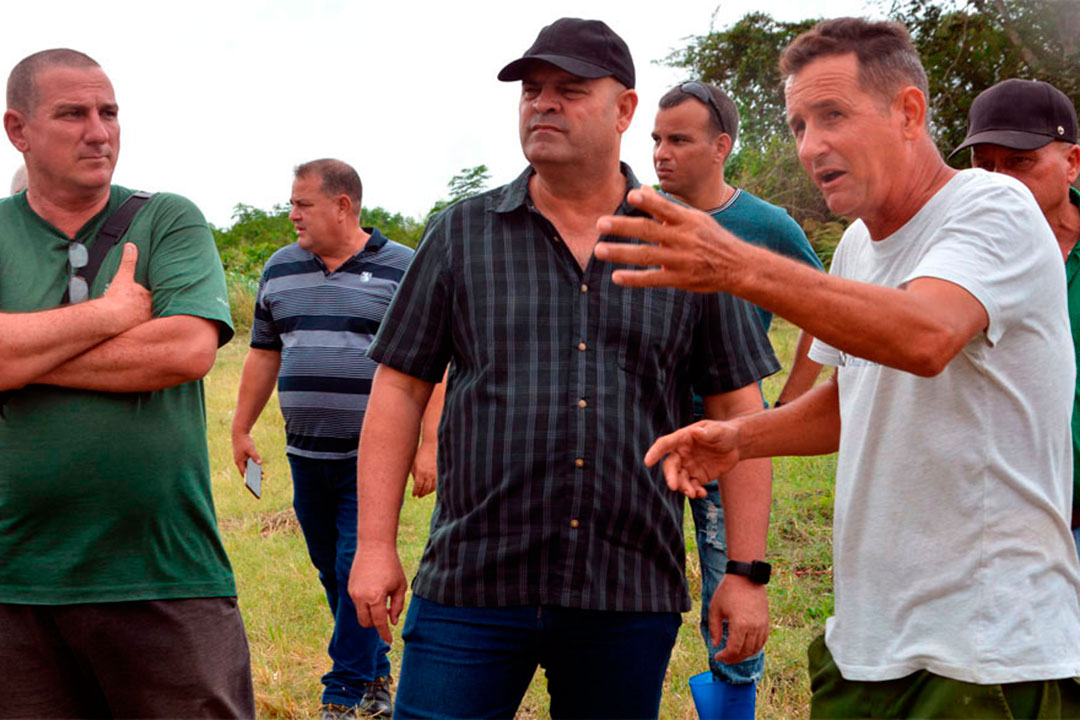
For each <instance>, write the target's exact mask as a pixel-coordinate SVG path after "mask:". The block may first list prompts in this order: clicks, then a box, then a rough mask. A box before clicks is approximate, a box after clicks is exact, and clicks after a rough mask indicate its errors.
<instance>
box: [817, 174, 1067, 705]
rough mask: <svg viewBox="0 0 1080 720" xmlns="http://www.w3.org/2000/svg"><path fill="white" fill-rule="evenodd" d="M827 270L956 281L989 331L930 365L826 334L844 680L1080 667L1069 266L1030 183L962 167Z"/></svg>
mask: <svg viewBox="0 0 1080 720" xmlns="http://www.w3.org/2000/svg"><path fill="white" fill-rule="evenodd" d="M832 274H834V275H838V276H841V277H845V278H851V279H854V280H859V281H861V282H867V283H873V284H875V285H883V286H889V287H900V286H903V285H904V284H905V283H907V282H909V281H911V280H913V279H915V278H919V277H934V278H941V279H944V280H948V281H949V282H952V283H955V284H956V285H959V286H961V287H963V288H964V289H965V290H967V291H968V292H970V293H971V294H972V295H974V296H975V298H977V299H978V300H979V302H981V303H982V305H983V307H984V308H985V309H986V313H987V315H988V316H989V320H990V321H989V325H988V326H987V329H986V332H984V333H979V334H978V335H977V336H976V337H975V338H973V339H972V340H971V341H970V342H969V343H968V344H967V346H966V347H964V349H963V350H962V351H961V352H960V353H959V354H958V355H957V356H956V357H955V358H953V360H952V362H950V363H949V365H948V366H947V367H946V368H945V370H944V371H943V372H942V373H941V374H940V375H938V376H937V377H932V378H923V377H918V376H916V375H913V374H910V373H906V372H902V371H899V370H895V369H892V368H888V367H883V366H881V365H878V364H876V363H872V362H868V361H866V360H863V359H861V358H858V357H853V356H851V355H848V354H847V353H844V352H840V351H838V350H836V349H835V348H833V347H830V346H829V345H827V344H825V343H822V342H820V341H815V343H814V346H813V348H812V350H811V353H810V356H811V357H812V358H813V359H815V360H817V361H818V362H821V363H825V364H829V365H837V366H839V367H838V385H839V393H840V417H841V421H842V422H841V425H842V429H841V434H840V453H839V458H838V461H837V468H836V512H835V518H834V525H833V555H834V589H835V596H836V614H835V617H832V618H829V620H828V622H827V624H826V629H825V642H826V644H827V645H828V648H829V650H830V652H831V653H832V655H833V658H834V659H835V661H836V664H837V666H838V667H839V668H840V671H841V673H842V674H843V676H844V677H845V678H847V679H849V680H868V681H879V680H890V679H894V678H899V677H903V676H905V675H908V674H910V673H912V672H915V671H917V670H921V669H925V670H929V671H930V672H932V673H935V674H938V675H943V676H945V677H950V678H954V679H957V680H962V681H966V682H973V683H981V684H992V683H1004V682H1019V681H1025V680H1039V679H1051V678H1063V677H1072V676H1078V675H1080V602H1078V594H1080V567H1078V565H1077V557H1076V550H1075V548H1074V545H1073V541H1072V536H1071V533H1070V531H1069V522H1068V520H1067V518H1068V517H1069V514H1070V511H1071V507H1072V454H1071V452H1072V450H1071V445H1070V442H1071V441H1070V436H1069V428H1070V416H1071V414H1072V403H1073V392H1074V389H1075V385H1074V376H1075V362H1074V354H1073V349H1072V344H1071V336H1070V334H1069V318H1068V315H1067V312H1066V300H1065V274H1064V269H1063V265H1062V262H1061V255H1060V252H1059V251H1058V247H1057V243H1056V242H1055V240H1054V236H1053V233H1052V232H1051V231H1050V227H1049V225H1048V224H1047V223H1046V221H1045V219H1044V218H1043V215H1042V213H1041V212H1040V211H1039V208H1038V206H1037V205H1036V204H1035V201H1034V198H1033V197H1032V196H1031V193H1030V192H1028V190H1027V188H1026V187H1024V186H1023V185H1022V184H1021V183H1019V182H1018V181H1016V180H1013V179H1012V178H1009V177H1005V176H1003V175H995V174H990V173H987V172H984V171H982V170H965V171H963V172H961V173H958V174H957V175H956V176H955V177H954V178H953V179H952V180H950V181H949V182H948V183H947V184H946V185H945V187H943V188H942V189H941V190H940V191H938V193H937V194H936V195H934V197H933V198H931V199H930V201H929V202H927V203H926V205H924V206H923V207H922V209H921V210H920V211H919V212H918V214H916V215H915V217H913V218H912V219H911V220H910V221H908V223H907V224H905V225H904V226H903V227H902V228H900V229H899V230H897V231H896V233H894V234H893V235H891V236H889V237H887V238H884V239H882V240H879V241H876V242H875V241H872V240H871V239H870V236H869V233H868V232H867V230H866V226H865V225H863V223H862V222H856V223H854V224H852V225H851V227H849V228H848V230H847V232H846V233H845V234H844V237H843V239H842V240H841V242H840V245H839V246H838V247H837V250H836V255H835V257H834V258H833V264H832Z"/></svg>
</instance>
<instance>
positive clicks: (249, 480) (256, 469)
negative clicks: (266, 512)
mask: <svg viewBox="0 0 1080 720" xmlns="http://www.w3.org/2000/svg"><path fill="white" fill-rule="evenodd" d="M244 485H246V486H247V489H248V490H250V491H251V494H252V495H254V496H255V497H256V498H261V497H262V465H260V464H259V463H257V462H255V461H254V460H252V459H251V458H248V461H247V471H246V472H244Z"/></svg>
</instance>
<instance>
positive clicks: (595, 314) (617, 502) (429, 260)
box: [369, 165, 779, 612]
mask: <svg viewBox="0 0 1080 720" xmlns="http://www.w3.org/2000/svg"><path fill="white" fill-rule="evenodd" d="M622 169H623V173H624V174H625V175H626V178H627V189H628V190H629V189H630V188H632V187H636V186H637V185H638V183H637V180H636V179H635V178H634V176H633V173H632V172H631V171H630V168H629V167H627V166H625V165H623V168H622ZM531 174H532V170H531V168H530V169H527V170H526V171H525V172H524V173H522V174H521V176H520V177H518V179H517V180H515V181H514V182H512V183H510V184H509V185H506V186H504V187H501V188H498V189H496V190H492V191H490V192H487V193H485V194H483V195H479V196H477V197H474V198H471V199H469V200H465V201H463V202H460V203H457V204H456V205H453V206H451V207H450V208H448V209H447V210H445V211H444V212H443V213H442V214H440V215H439V216H437V217H436V218H434V219H433V220H432V221H431V223H430V225H429V226H428V228H427V231H426V233H425V236H424V240H423V242H422V244H421V246H420V249H419V251H418V252H417V255H416V257H415V259H414V260H413V263H412V266H411V268H410V269H409V271H408V273H407V274H406V276H405V279H404V280H403V281H402V285H401V288H400V290H399V292H398V294H397V296H396V298H395V299H394V302H393V303H392V304H391V306H390V309H389V310H388V311H387V315H386V318H385V321H384V322H383V324H382V328H381V329H380V330H379V333H378V335H377V336H376V338H375V342H374V344H373V345H372V346H371V348H370V350H369V354H370V356H371V357H372V358H374V359H375V360H377V361H378V362H380V363H384V364H386V365H389V366H390V367H393V368H395V369H396V370H399V371H402V372H404V373H407V374H409V375H412V376H415V377H418V378H422V379H424V380H428V381H431V382H437V381H439V380H440V379H441V378H442V373H443V370H444V368H445V367H446V366H447V364H448V363H450V362H451V361H453V362H452V364H450V376H449V384H448V386H447V393H446V405H445V408H444V410H443V416H442V422H441V423H440V426H439V479H438V504H437V506H436V509H435V514H434V516H433V519H432V523H431V534H430V536H429V538H428V542H427V546H426V548H425V549H424V555H423V558H422V560H421V562H420V569H419V572H418V573H417V576H416V579H415V580H414V583H413V591H414V592H415V593H416V594H417V595H419V596H421V597H423V598H426V599H428V600H432V601H435V602H439V603H443V604H449V605H456V606H475V607H503V606H514V605H556V606H563V607H574V608H584V609H594V610H622V611H656V612H659V611H663V612H680V611H686V610H689V609H690V599H689V595H688V594H687V588H686V579H685V574H684V567H683V565H684V545H683V536H682V511H683V503H684V501H683V496H682V495H678V494H676V493H673V492H671V491H670V490H668V488H667V486H666V485H665V484H664V481H663V477H662V475H661V472H660V470H659V468H653V469H651V470H650V469H647V468H646V467H645V465H644V464H643V462H642V458H643V457H644V456H645V451H646V450H647V449H648V447H649V446H650V445H651V444H652V442H653V441H654V440H655V439H656V438H657V437H658V436H659V435H662V434H664V433H668V432H671V431H672V430H674V429H676V428H678V427H679V426H680V425H681V424H683V423H684V421H685V420H687V419H688V417H689V407H690V397H691V388H692V387H693V388H694V389H696V390H697V391H698V392H700V393H701V394H702V395H712V394H716V393H720V392H725V391H729V390H735V389H737V388H741V387H743V386H745V385H748V384H750V383H754V382H756V381H757V380H758V379H759V378H761V377H764V376H766V375H769V374H770V373H773V372H775V371H776V370H777V369H778V367H779V366H778V364H777V362H776V358H775V357H774V356H773V353H772V348H771V347H770V345H769V341H768V339H767V337H766V336H765V334H764V332H763V331H762V330H761V326H760V324H759V323H758V321H757V318H756V317H755V316H754V315H753V309H752V308H751V306H750V305H748V304H747V303H745V302H743V301H741V300H738V299H736V298H733V297H731V296H728V295H718V294H715V293H714V294H711V295H698V294H694V293H688V292H682V291H678V290H670V289H651V290H641V289H630V288H623V287H619V286H617V285H615V284H614V283H613V282H612V281H611V272H612V270H615V269H616V268H617V267H619V266H617V265H615V264H613V263H608V262H602V261H600V260H597V259H596V258H595V257H594V258H592V259H591V260H590V262H589V265H588V267H587V268H586V269H585V271H584V272H582V270H581V268H580V266H578V264H577V262H576V261H575V259H574V257H573V255H572V254H571V252H570V251H569V249H568V248H567V247H566V246H565V244H564V243H563V242H562V241H561V240H560V238H559V236H558V233H557V232H556V230H555V228H554V226H553V225H552V224H551V223H550V222H549V221H548V220H547V219H545V218H544V216H543V215H541V214H540V212H539V211H537V210H536V209H535V207H534V206H533V204H532V202H531V200H530V199H529V197H528V180H529V177H530V176H531ZM634 212H637V211H636V210H634V209H633V208H632V207H631V206H630V205H628V204H626V203H625V201H624V202H623V204H622V205H621V206H620V207H619V209H618V213H619V214H630V213H634ZM605 239H610V238H605ZM631 242H637V241H631Z"/></svg>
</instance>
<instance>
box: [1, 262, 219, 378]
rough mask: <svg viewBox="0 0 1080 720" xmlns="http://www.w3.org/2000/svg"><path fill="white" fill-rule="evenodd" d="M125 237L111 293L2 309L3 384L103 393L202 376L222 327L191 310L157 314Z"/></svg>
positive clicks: (207, 366) (208, 367)
mask: <svg viewBox="0 0 1080 720" xmlns="http://www.w3.org/2000/svg"><path fill="white" fill-rule="evenodd" d="M137 260H138V249H137V248H136V247H135V245H133V244H131V243H127V244H125V246H124V254H123V257H122V259H121V261H120V267H119V268H118V269H117V271H116V275H115V276H114V277H113V279H112V282H111V283H110V285H109V289H108V290H107V291H106V292H105V295H104V296H102V297H100V298H97V299H95V300H89V301H87V302H84V303H79V304H76V305H70V306H67V307H61V308H56V309H53V310H43V311H40V312H29V313H0V390H12V389H17V388H21V387H24V386H25V385H29V384H31V383H37V384H46V385H59V386H62V387H70V388H79V389H84V390H97V391H105V392H138V391H146V390H159V389H161V388H166V387H171V386H173V385H179V384H181V383H184V382H189V381H191V380H197V379H199V378H201V377H203V376H204V375H205V374H206V373H207V372H209V370H210V368H211V367H212V366H213V364H214V358H215V357H216V354H217V340H218V330H217V326H216V325H215V324H214V323H213V322H212V321H210V320H206V319H204V318H199V317H194V316H191V315H175V316H171V317H162V318H152V316H151V296H150V291H149V290H147V289H146V288H144V287H143V286H141V285H139V284H138V283H136V282H135V264H136V261H137Z"/></svg>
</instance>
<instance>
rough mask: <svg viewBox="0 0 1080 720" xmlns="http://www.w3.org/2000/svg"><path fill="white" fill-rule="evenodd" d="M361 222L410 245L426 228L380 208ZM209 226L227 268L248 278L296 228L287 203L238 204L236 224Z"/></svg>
mask: <svg viewBox="0 0 1080 720" xmlns="http://www.w3.org/2000/svg"><path fill="white" fill-rule="evenodd" d="M360 224H361V225H368V226H371V225H374V226H375V227H377V228H379V230H380V232H382V233H383V234H384V235H386V236H387V237H388V238H390V239H392V240H396V241H397V242H400V243H402V244H404V245H408V246H409V247H416V245H417V243H419V242H420V236H421V233H422V232H423V229H424V226H423V223H422V222H420V220H418V219H417V218H412V217H407V216H405V215H402V214H401V213H395V212H390V211H389V210H387V209H385V208H381V207H373V208H363V209H362V210H361V213H360ZM210 229H211V230H212V231H213V233H214V240H215V241H216V242H217V248H218V254H220V255H221V262H222V265H224V267H225V271H226V272H227V273H229V274H230V275H238V276H243V277H247V278H258V277H259V275H260V273H262V269H263V266H264V265H265V264H266V261H267V260H269V259H270V256H271V255H273V254H274V252H275V251H276V250H278V249H279V248H282V247H284V246H286V245H288V244H289V243H291V242H294V241H295V240H296V231H295V230H294V229H293V224H292V221H290V220H289V208H288V206H286V205H275V206H274V207H273V208H272V209H270V210H260V209H259V208H256V207H252V206H250V205H245V204H243V203H239V204H237V206H236V207H235V208H234V209H233V224H232V225H231V226H230V227H228V228H218V227H214V226H213V225H211V226H210Z"/></svg>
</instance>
